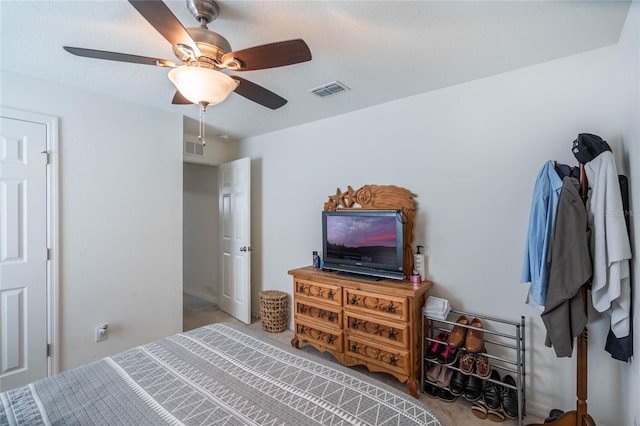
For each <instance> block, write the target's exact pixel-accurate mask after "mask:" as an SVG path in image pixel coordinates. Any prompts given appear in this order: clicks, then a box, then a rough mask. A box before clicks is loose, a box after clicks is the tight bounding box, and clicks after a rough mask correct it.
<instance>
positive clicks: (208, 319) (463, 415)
mask: <svg viewBox="0 0 640 426" xmlns="http://www.w3.org/2000/svg"><path fill="white" fill-rule="evenodd" d="M183 314H184V316H183V329H184V331H188V330H192V329H194V328H197V327H201V326H203V325H207V324H213V323H217V322H225V323H232V324H238V325H246V324H244V323H242V322H241V321H238V320H237V319H235V318H233V317H232V316H230V315H228V314H226V313H225V312H223V311H221V310H220V309H218V307H216V306H214V307H209V308H207V309H204V310H201V311H191V310H189V309H186V308H185V309H184V310H183ZM247 327H248V328H250V329H252V330H258V331H262V324H261V323H260V320H259V319H256V318H254V319H253V320H252V323H251V324H250V325H247ZM265 334H267V335H268V336H269V337H271V338H272V339H274V340H277V341H279V342H283V343H285V344H291V339H292V338H293V331H291V330H285V331H283V332H282V333H265ZM302 350H304V351H306V352H309V353H315V354H318V355H320V356H323V357H327V359H334V358H333V357H332V356H330V355H327V354H321V353H320V352H319V351H317V350H316V349H315V348H313V347H311V346H309V345H306V346H303V347H302ZM351 368H353V369H355V370H357V371H360V372H361V373H364V374H367V375H369V376H371V377H375V378H377V379H378V380H380V381H382V382H384V383H387V384H389V385H391V386H393V387H395V388H398V389H401V390H404V391H406V385H405V384H403V383H399V382H398V381H397V380H396V379H395V378H394V377H393V376H391V375H389V374H386V373H372V372H369V371H368V370H367V369H366V368H365V367H364V366H355V367H351ZM419 400H420V401H421V402H422V403H423V404H425V405H426V406H427V407H428V408H429V409H430V410H431V411H432V412H433V413H434V414H435V415H436V416H437V417H438V418H439V419H440V420H441V421H442V423H443V424H444V425H447V426H467V425H485V426H489V425H493V424H496V422H493V421H491V420H488V419H485V420H481V419H479V418H477V417H475V416H474V415H473V414H472V413H471V403H470V402H468V401H466V400H465V399H464V398H458V400H457V401H455V402H444V401H442V400H439V399H434V398H431V397H429V396H427V395H425V394H422V393H421V394H420V395H419ZM542 422H543V420H541V419H539V418H535V417H533V416H526V417H525V419H524V424H529V423H542ZM501 424H503V425H505V426H517V425H518V421H517V420H512V419H506V420H505V421H504V422H503V423H501Z"/></svg>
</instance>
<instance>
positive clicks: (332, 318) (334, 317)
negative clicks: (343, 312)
mask: <svg viewBox="0 0 640 426" xmlns="http://www.w3.org/2000/svg"><path fill="white" fill-rule="evenodd" d="M335 319H336V314H334V313H333V312H329V321H333V320H335Z"/></svg>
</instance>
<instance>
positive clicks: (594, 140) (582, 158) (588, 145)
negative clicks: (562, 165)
mask: <svg viewBox="0 0 640 426" xmlns="http://www.w3.org/2000/svg"><path fill="white" fill-rule="evenodd" d="M572 150H573V155H574V156H575V157H576V159H577V160H578V161H579V162H580V163H582V164H586V163H588V162H589V161H591V160H593V159H594V158H596V157H597V156H598V155H600V154H602V153H603V152H605V151H611V147H610V146H609V144H608V143H606V142H605V141H603V140H602V138H601V137H600V136H598V135H592V134H590V133H580V134H579V135H578V139H576V140H574V141H573V149H572Z"/></svg>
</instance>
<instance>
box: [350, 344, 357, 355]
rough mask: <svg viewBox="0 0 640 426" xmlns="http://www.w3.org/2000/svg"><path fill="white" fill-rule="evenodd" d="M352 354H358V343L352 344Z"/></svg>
mask: <svg viewBox="0 0 640 426" xmlns="http://www.w3.org/2000/svg"><path fill="white" fill-rule="evenodd" d="M351 352H355V353H358V345H357V344H356V343H352V344H351Z"/></svg>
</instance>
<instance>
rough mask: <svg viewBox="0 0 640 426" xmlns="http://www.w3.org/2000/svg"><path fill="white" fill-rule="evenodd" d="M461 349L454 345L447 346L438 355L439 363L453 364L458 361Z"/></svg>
mask: <svg viewBox="0 0 640 426" xmlns="http://www.w3.org/2000/svg"><path fill="white" fill-rule="evenodd" d="M459 355H460V350H458V349H457V348H454V347H453V346H447V347H446V348H445V350H444V351H442V353H441V354H440V355H438V363H440V364H442V365H453V364H455V363H456V361H458V356H459Z"/></svg>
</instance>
